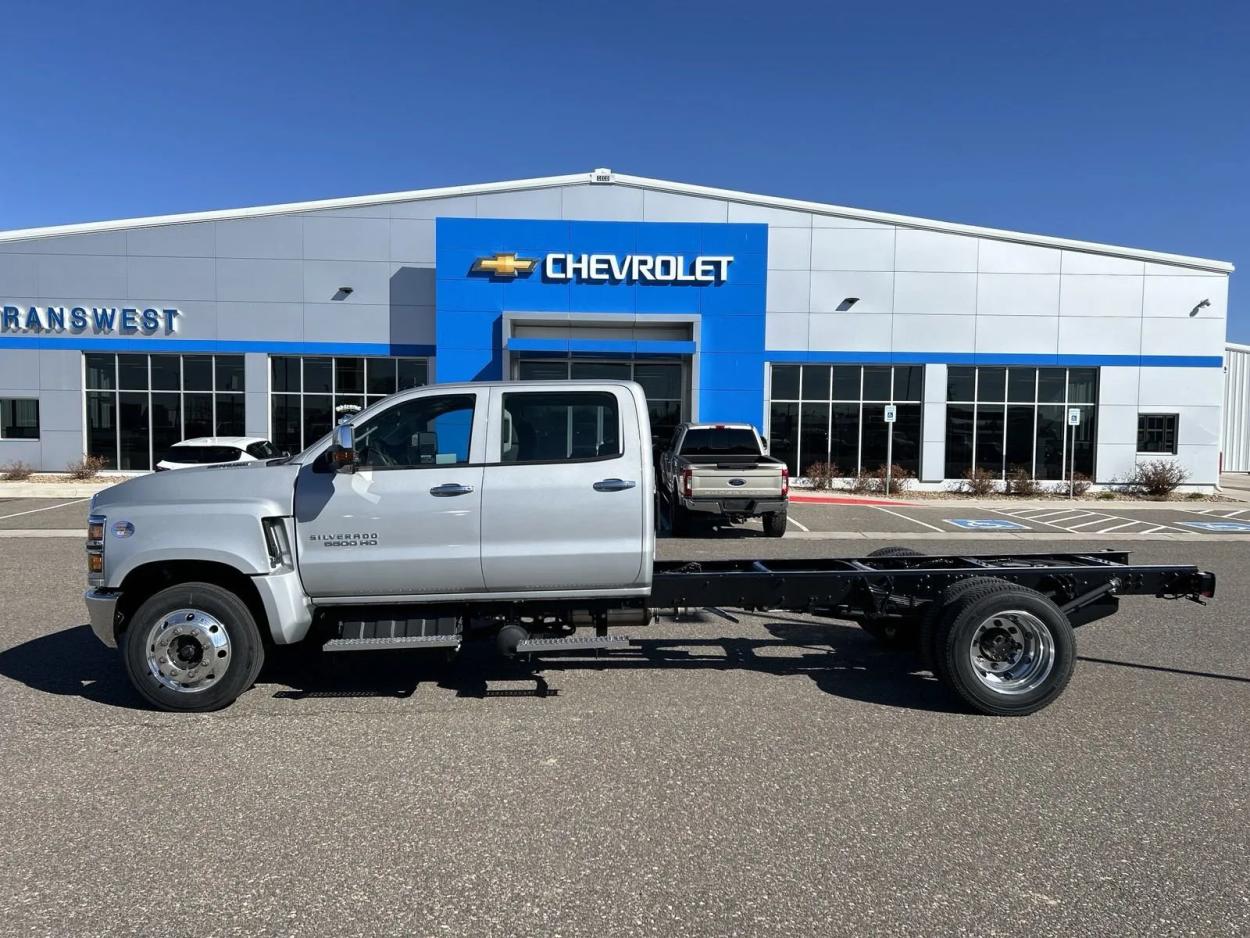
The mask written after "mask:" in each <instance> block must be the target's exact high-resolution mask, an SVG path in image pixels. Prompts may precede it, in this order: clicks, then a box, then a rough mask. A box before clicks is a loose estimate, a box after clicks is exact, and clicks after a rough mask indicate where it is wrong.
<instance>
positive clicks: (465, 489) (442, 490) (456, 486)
mask: <svg viewBox="0 0 1250 938" xmlns="http://www.w3.org/2000/svg"><path fill="white" fill-rule="evenodd" d="M472 491H473V486H471V485H463V484H461V483H459V482H444V483H443V484H442V485H436V486H434V488H432V489H430V494H431V495H433V496H434V497H435V498H450V497H451V496H452V495H468V494H469V493H470V492H472Z"/></svg>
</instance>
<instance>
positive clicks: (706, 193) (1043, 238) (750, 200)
mask: <svg viewBox="0 0 1250 938" xmlns="http://www.w3.org/2000/svg"><path fill="white" fill-rule="evenodd" d="M613 181H614V182H616V183H619V184H621V185H628V186H635V187H636V188H639V189H655V190H657V191H663V192H676V193H682V194H686V195H698V196H703V197H705V198H717V199H725V200H727V201H730V202H741V203H743V204H746V205H763V206H766V207H769V208H782V209H790V210H792V211H798V212H811V213H813V214H817V215H832V216H835V217H838V218H853V219H856V220H859V221H872V222H878V223H880V224H884V225H896V226H898V227H901V228H919V229H922V230H926V231H941V232H947V233H950V234H961V235H968V236H970V237H976V238H991V239H993V240H996V241H1011V242H1014V243H1017V244H1034V245H1037V246H1039V247H1055V248H1066V249H1068V250H1073V251H1083V252H1085V253H1089V254H1106V255H1111V256H1115V257H1129V258H1133V259H1135V260H1146V261H1154V262H1157V263H1163V264H1174V265H1177V266H1183V267H1193V268H1197V269H1202V270H1211V271H1216V272H1218V273H1232V272H1233V271H1234V270H1235V269H1236V268H1235V267H1234V266H1233V264H1232V263H1231V262H1229V261H1219V260H1213V259H1211V258H1206V257H1191V256H1189V255H1186V254H1169V253H1166V252H1163V251H1150V250H1147V249H1145V248H1131V247H1124V246H1121V245H1117V244H1102V243H1099V242H1097V241H1078V240H1076V239H1074V238H1058V237H1053V236H1051V235H1038V234H1029V233H1028V232H1023V231H1010V230H1008V229H1005V228H984V227H981V226H979V225H964V224H960V223H958V222H948V221H939V220H937V219H934V218H920V217H916V216H912V215H898V214H894V213H892V212H874V211H872V210H870V209H861V208H850V207H848V206H844V205H832V204H829V203H825V202H808V201H805V200H803V199H787V198H783V197H781V196H771V195H758V194H756V193H753V192H738V191H736V190H733V189H717V188H714V187H712V186H699V185H694V184H692V183H684V182H669V181H667V180H661V179H648V178H647V177H645V176H627V175H625V174H623V173H617V174H615V178H614V180H613Z"/></svg>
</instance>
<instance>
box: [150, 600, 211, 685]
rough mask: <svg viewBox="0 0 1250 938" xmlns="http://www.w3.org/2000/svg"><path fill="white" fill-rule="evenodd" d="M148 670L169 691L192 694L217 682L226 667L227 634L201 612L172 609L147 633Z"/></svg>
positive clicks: (208, 616)
mask: <svg viewBox="0 0 1250 938" xmlns="http://www.w3.org/2000/svg"><path fill="white" fill-rule="evenodd" d="M146 647H147V661H148V670H149V671H151V672H152V677H154V678H156V680H158V681H160V683H161V684H163V685H164V686H165V687H168V688H169V689H170V690H173V691H177V692H178V693H182V694H196V693H199V692H200V691H203V690H207V689H208V688H210V687H212V686H213V685H214V684H216V683H217V681H219V680H220V679H221V678H222V676H223V675H224V674H225V673H226V671H227V669H228V668H229V667H230V655H231V649H230V635H229V633H228V632H227V631H226V627H225V626H224V625H222V623H221V622H220V621H219V620H218V619H217V618H216V617H214V616H213V615H210V614H209V613H207V612H204V611H203V610H202V609H176V610H174V611H173V612H170V613H166V614H165V615H163V616H161V618H160V619H159V620H158V621H157V622H156V623H154V624H153V625H152V627H151V628H150V629H149V630H148V638H147V643H146Z"/></svg>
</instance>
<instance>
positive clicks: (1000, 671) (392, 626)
mask: <svg viewBox="0 0 1250 938" xmlns="http://www.w3.org/2000/svg"><path fill="white" fill-rule="evenodd" d="M655 502H656V498H655V479H654V469H653V465H652V453H651V433H650V427H649V424H648V419H647V407H646V401H645V399H644V397H643V393H642V389H641V388H640V387H639V386H638V385H636V384H633V383H631V382H568V381H561V382H551V383H546V382H524V383H518V384H509V383H474V384H463V385H455V384H446V385H433V386H428V387H424V388H419V389H416V390H411V391H406V392H403V393H401V394H398V395H395V396H393V397H389V398H387V399H385V400H383V401H379V402H378V403H376V404H374V405H372V406H370V407H369V408H367V409H366V410H364V411H362V412H360V413H359V414H356V415H355V416H354V417H352V418H351V419H350V421H349V422H346V423H344V424H342V425H340V426H338V427H337V428H335V430H334V432H333V433H331V434H329V435H327V436H326V437H325V438H324V439H322V440H320V441H318V442H317V443H315V444H314V445H312V446H311V447H309V448H308V449H307V450H305V451H304V452H303V453H300V454H299V455H298V456H295V457H290V458H285V459H276V460H268V461H263V462H255V463H249V464H245V465H240V466H225V467H215V468H204V469H185V470H182V471H179V472H162V473H156V474H152V475H148V476H143V477H140V478H136V479H132V480H130V481H128V482H125V483H123V484H121V485H117V486H114V487H113V488H110V489H107V490H105V491H103V492H101V493H100V494H98V495H96V496H95V498H94V499H93V500H92V507H91V514H90V517H89V520H88V531H87V570H88V575H87V577H88V584H89V589H88V590H87V593H86V602H87V609H88V612H89V616H90V620H91V626H92V629H93V631H94V632H95V634H96V635H97V636H98V637H99V638H100V640H101V641H103V642H104V643H105V644H107V645H109V646H112V647H116V648H118V650H119V653H120V655H121V658H122V662H123V664H124V667H125V669H126V672H127V674H128V675H129V677H130V679H131V681H132V682H133V684H134V686H135V688H136V689H137V690H138V691H139V693H140V694H141V695H142V696H143V697H144V698H145V699H146V700H148V701H149V702H150V703H152V704H153V705H155V706H157V707H161V708H164V709H168V710H188V711H203V710H214V709H218V708H221V707H225V706H227V705H229V704H230V703H231V702H232V701H233V700H234V699H235V698H236V697H238V696H239V694H241V693H243V692H244V691H245V690H247V689H248V688H249V687H250V686H251V685H252V684H253V683H254V682H255V680H256V678H257V675H258V674H259V673H260V669H261V666H262V664H263V662H264V658H265V652H266V649H267V648H270V647H272V646H274V645H289V644H292V643H297V642H315V643H316V644H318V645H320V646H321V647H322V648H323V649H324V650H326V651H357V650H372V649H387V648H425V649H432V650H440V651H441V652H442V653H444V654H451V653H453V652H455V651H456V650H457V649H459V648H460V646H461V644H462V643H463V642H465V641H468V640H472V639H488V640H493V641H494V642H496V643H497V645H498V647H499V650H500V651H501V652H502V653H503V654H505V655H508V656H522V657H526V656H535V655H538V656H541V655H546V654H552V653H556V652H560V651H583V650H587V649H605V650H610V649H612V648H618V647H621V646H624V645H627V644H628V641H627V640H626V639H624V638H621V637H619V636H618V635H615V634H613V633H612V632H611V629H613V628H617V627H621V626H626V627H640V626H645V625H647V624H648V623H650V622H651V621H653V619H654V617H655V616H656V614H657V613H658V612H662V611H664V610H674V609H682V608H690V607H715V608H720V607H733V608H739V609H743V610H748V611H759V610H787V611H793V612H802V613H808V614H812V615H816V616H825V617H830V618H838V619H845V620H849V621H853V622H857V623H859V624H860V625H861V626H862V627H863V628H864V629H865V630H866V631H868V632H869V633H870V634H871V635H873V636H874V637H875V638H877V639H879V640H880V641H882V642H884V643H887V644H894V645H900V646H902V645H907V644H910V645H912V646H913V647H916V648H918V649H919V651H920V652H921V653H922V654H923V655H924V657H925V659H926V661H927V663H928V666H929V667H930V668H931V669H932V670H933V671H934V673H935V674H936V675H937V677H938V678H939V679H940V680H941V681H942V682H943V683H944V684H945V685H946V686H947V687H949V688H950V689H951V690H952V691H953V692H954V693H955V694H957V695H958V696H959V697H961V698H962V699H963V700H964V701H965V702H966V703H967V704H968V705H969V706H970V707H971V708H973V709H975V710H977V711H980V712H982V713H988V714H999V715H1019V714H1027V713H1032V712H1034V711H1036V710H1039V709H1041V708H1042V707H1044V706H1046V705H1047V704H1049V703H1050V702H1051V701H1053V700H1054V699H1055V698H1056V697H1057V696H1058V695H1059V694H1060V693H1061V692H1062V691H1063V688H1064V686H1065V685H1066V684H1067V682H1068V679H1069V677H1070V676H1071V673H1072V669H1073V666H1074V663H1075V643H1074V638H1073V628H1074V627H1076V626H1080V625H1082V624H1084V623H1087V622H1091V621H1093V620H1095V619H1099V618H1102V617H1105V616H1108V615H1110V614H1112V613H1113V612H1115V611H1116V610H1117V608H1118V605H1119V601H1120V597H1122V596H1127V595H1146V596H1156V597H1161V598H1182V597H1184V598H1189V599H1192V600H1195V601H1199V602H1201V601H1202V599H1203V597H1210V596H1212V595H1213V594H1214V590H1215V577H1214V575H1213V574H1210V573H1205V572H1202V571H1199V570H1198V569H1197V568H1195V567H1192V566H1187V565H1179V564H1178V565H1149V566H1147V565H1136V564H1130V563H1129V558H1128V555H1127V554H1125V553H1122V552H1107V551H1098V552H1090V553H1072V554H1029V555H1021V556H999V555H996V556H947V555H941V556H936V555H935V556H922V555H920V554H918V553H916V552H915V551H911V550H908V549H906V548H886V549H884V550H881V551H877V552H876V553H874V554H872V555H870V556H868V557H865V558H859V559H826V560H770V561H763V560H736V561H711V562H682V561H666V562H660V561H657V560H656V559H655V518H654V515H655Z"/></svg>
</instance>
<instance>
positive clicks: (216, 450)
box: [165, 446, 239, 465]
mask: <svg viewBox="0 0 1250 938" xmlns="http://www.w3.org/2000/svg"><path fill="white" fill-rule="evenodd" d="M238 458H239V450H237V449H235V448H234V447H233V446H172V447H170V449H169V452H168V453H166V454H165V462H181V463H194V464H196V465H208V464H210V463H215V462H234V461H235V460H237V459H238Z"/></svg>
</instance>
